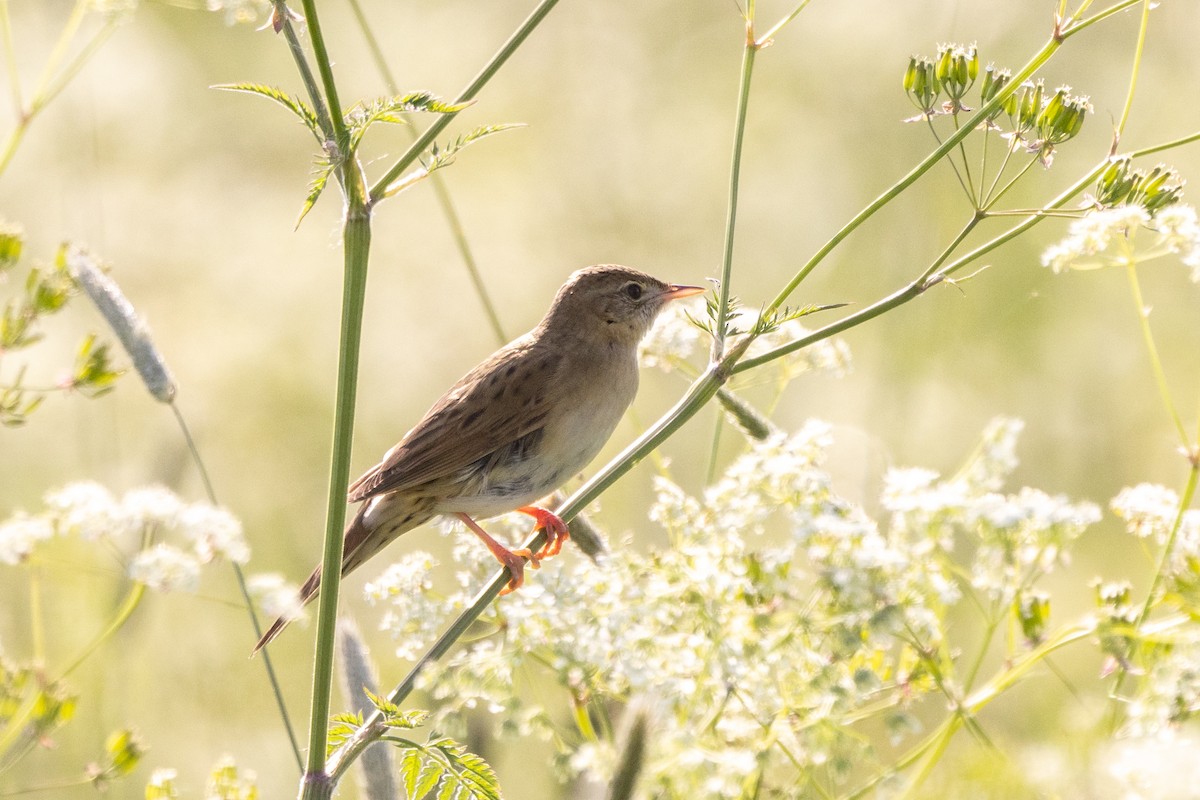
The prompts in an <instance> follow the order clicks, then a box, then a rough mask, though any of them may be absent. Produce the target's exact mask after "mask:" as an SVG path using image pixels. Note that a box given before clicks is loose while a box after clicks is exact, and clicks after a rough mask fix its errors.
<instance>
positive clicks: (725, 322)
mask: <svg viewBox="0 0 1200 800" xmlns="http://www.w3.org/2000/svg"><path fill="white" fill-rule="evenodd" d="M757 52H758V45H757V44H756V43H755V41H754V17H753V16H747V18H746V46H745V48H744V49H743V50H742V71H741V81H740V83H739V84H738V99H737V113H736V115H735V117H734V123H733V157H732V159H731V160H730V166H729V203H728V205H727V206H726V210H725V245H724V248H723V250H722V255H721V284H720V286H718V287H717V325H716V330H714V331H713V346H712V360H713V361H719V360H720V358H721V356H722V355H724V351H725V336H726V333H727V331H726V329H727V328H728V326H729V283H730V280H731V279H732V277H733V239H734V231H735V228H736V227H737V207H738V188H739V183H740V180H741V174H742V144H743V142H744V140H745V135H746V111H747V109H748V108H749V105H750V77H751V75H753V73H754V56H755V54H756V53H757ZM718 424H719V420H718Z"/></svg>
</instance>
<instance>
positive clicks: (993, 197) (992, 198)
mask: <svg viewBox="0 0 1200 800" xmlns="http://www.w3.org/2000/svg"><path fill="white" fill-rule="evenodd" d="M1038 161H1039V159H1038V157H1037V156H1034V157H1033V158H1031V159H1029V162H1028V163H1026V164H1025V166H1023V167H1021V169H1020V171H1018V172H1017V174H1016V175H1014V176H1013V177H1012V180H1010V181H1009V182H1008V183H1006V184H1004V187H1003V188H1002V189H1000V191H998V192H997V191H995V189H996V184H995V183H993V184H992V189H991V191H989V192H988V199H987V203H986V204H984V205H983V206H982V207H983V208H984V209H989V208H991V207H992V206H994V205H996V203H998V202H1000V198H1001V197H1003V196H1004V195H1005V193H1006V192H1008V190H1009V189H1011V188H1012V187H1013V184H1015V183H1016V182H1017V181H1019V180H1021V178H1023V177H1024V176H1025V173H1026V172H1029V169H1030V167H1032V166H1033V165H1034V164H1036V163H1038ZM1004 163H1005V166H1007V165H1008V160H1007V159H1005V161H1004ZM996 178H997V180H999V178H1000V175H999V174H997V175H996Z"/></svg>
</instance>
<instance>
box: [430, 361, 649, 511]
mask: <svg viewBox="0 0 1200 800" xmlns="http://www.w3.org/2000/svg"><path fill="white" fill-rule="evenodd" d="M621 355H624V357H620V356H621ZM570 367H571V368H570V369H567V370H565V371H564V375H563V376H562V377H560V378H559V379H557V380H556V381H555V383H554V385H552V386H549V387H547V389H548V390H549V391H551V392H553V393H555V395H556V398H555V401H554V402H553V404H552V410H551V412H550V413H549V414H547V416H546V424H545V425H544V426H543V427H542V428H540V429H538V430H537V431H534V432H532V433H530V434H527V435H526V436H524V437H522V439H521V440H518V441H516V442H512V443H510V444H508V445H506V446H505V447H504V448H501V449H500V450H498V451H496V452H495V453H494V454H492V456H491V458H490V459H486V460H481V462H480V463H479V464H477V465H476V466H477V468H478V470H479V471H478V473H477V474H476V475H475V476H474V479H473V480H469V481H466V482H465V483H464V485H463V488H464V490H465V491H464V492H462V493H461V494H459V495H458V496H456V497H452V498H446V499H444V500H441V501H440V502H439V503H438V505H437V510H438V511H439V512H440V513H453V512H463V513H466V514H470V515H471V516H478V517H490V516H495V515H497V514H502V513H505V512H507V511H511V510H513V509H514V508H517V507H519V506H523V505H529V504H531V503H534V502H536V501H537V500H539V499H541V498H543V497H545V496H546V495H548V494H550V493H551V492H553V491H554V490H555V489H557V488H558V487H559V486H561V485H562V484H563V483H565V482H566V481H567V480H569V479H570V478H571V477H573V476H574V475H576V474H577V473H579V472H580V471H581V470H582V469H583V468H584V467H586V466H587V465H588V464H589V463H591V461H592V459H594V458H595V457H596V454H597V453H599V452H600V450H601V449H602V448H603V447H604V445H605V443H606V442H607V441H608V439H609V437H610V436H611V435H612V432H613V430H615V429H616V427H617V424H618V423H619V422H620V421H621V417H622V416H623V415H624V414H625V411H626V409H628V408H629V404H630V403H631V402H633V398H634V395H636V394H637V385H638V372H637V363H636V360H635V358H634V357H633V354H632V353H630V354H627V355H625V354H616V353H612V352H604V353H600V354H594V356H593V357H591V358H587V359H579V360H577V361H576V362H575V363H573V364H571V365H570ZM489 462H490V463H489Z"/></svg>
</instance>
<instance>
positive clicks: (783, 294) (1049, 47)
mask: <svg viewBox="0 0 1200 800" xmlns="http://www.w3.org/2000/svg"><path fill="white" fill-rule="evenodd" d="M1139 2H1142V0H1121V2H1118V3H1116V4H1114V5H1113V6H1111V7H1110V8H1108V9H1106V10H1105V11H1102V12H1100V13H1099V14H1097V15H1096V16H1095V17H1091V18H1089V19H1087V20H1085V21H1083V22H1079V23H1075V24H1073V25H1070V26H1069V27H1068V28H1066V29H1065V30H1062V31H1056V34H1055V35H1054V36H1051V38H1050V40H1049V41H1048V42H1046V44H1045V45H1043V46H1042V49H1041V50H1039V51H1038V52H1037V53H1036V54H1034V56H1033V58H1031V59H1030V60H1029V62H1028V63H1027V64H1026V65H1025V66H1024V67H1022V68H1021V70H1020V71H1019V72H1018V73H1017V74H1015V75H1014V76H1013V79H1012V80H1011V81H1010V82H1009V83H1008V84H1007V85H1006V86H1005V87H1004V88H1003V89H1001V90H1000V91H999V92H997V93H996V95H995V96H994V97H993V98H992V99H991V100H989V101H988V102H986V103H984V104H983V105H982V106H981V107H980V108H979V110H978V111H976V112H975V114H974V115H972V116H971V118H970V119H968V120H967V121H966V122H965V123H964V124H963V126H962V128H960V129H959V130H957V131H955V132H954V134H953V135H951V136H949V137H947V139H946V140H945V141H944V142H942V144H941V145H940V146H939V147H938V148H937V149H936V150H934V151H933V152H932V153H930V154H929V155H928V156H926V157H925V158H924V159H923V160H922V161H921V163H919V164H917V165H916V166H915V167H913V168H912V169H911V170H909V172H908V173H907V174H906V175H905V176H904V177H902V178H901V179H900V180H899V181H897V182H896V183H895V184H893V185H892V186H891V187H890V188H889V189H888V190H887V191H885V192H884V193H883V194H881V195H879V197H877V198H875V199H874V200H872V201H871V202H870V203H869V204H868V205H867V206H866V207H865V208H863V210H862V211H860V212H858V214H856V215H855V216H854V217H853V219H851V220H850V221H849V222H847V223H846V224H845V225H844V226H842V228H841V229H840V230H839V231H838V232H837V233H835V234H834V235H833V237H832V238H830V239H829V241H827V242H826V243H825V244H824V245H822V247H821V248H820V249H819V250H817V252H816V253H815V254H813V256H812V258H810V259H809V260H808V262H807V263H805V264H804V266H803V267H801V268H800V270H799V271H798V272H797V273H796V274H795V275H794V276H793V277H792V279H791V280H790V281H788V283H787V285H785V286H784V287H783V289H782V290H780V292H779V294H778V295H776V297H775V299H774V300H772V301H771V303H770V304H769V305H768V306H767V311H768V312H771V311H776V310H778V309H779V308H780V307H781V306H782V305H783V304H784V303H785V302H787V299H788V297H789V296H790V295H791V294H792V292H794V291H795V290H796V287H798V286H799V285H800V284H801V283H802V282H803V281H804V279H805V278H807V277H808V275H809V273H811V272H812V271H813V270H814V269H816V267H817V265H818V264H820V263H821V262H822V261H823V260H824V259H825V257H826V256H828V255H829V254H830V253H831V252H833V249H834V248H835V247H837V246H838V245H839V244H841V242H842V240H843V239H845V238H846V237H847V236H849V235H850V234H851V233H853V232H854V231H855V230H856V229H857V228H858V227H859V226H860V225H862V224H863V223H864V222H866V221H867V220H868V219H870V218H871V217H872V216H873V215H874V214H875V212H877V211H878V210H879V209H881V208H883V206H885V205H887V204H888V203H889V202H891V201H892V200H893V199H894V198H895V197H897V196H898V195H899V194H900V193H902V192H903V191H904V190H905V189H907V188H908V187H909V186H911V185H912V184H913V183H915V182H916V180H917V179H918V178H920V177H921V176H922V175H924V174H925V173H926V172H928V171H929V169H930V168H931V167H932V166H933V165H934V164H936V163H937V162H938V161H940V160H941V159H943V158H944V157H945V156H946V154H947V153H949V152H950V151H951V150H953V149H954V148H955V147H957V146H958V143H959V142H961V141H962V140H963V139H964V138H966V137H967V135H969V134H970V133H971V131H973V130H975V129H976V128H978V127H979V126H980V125H981V124H983V122H984V120H985V119H987V117H988V116H989V115H990V114H991V113H992V112H993V111H995V110H996V109H998V108H1000V106H1001V104H1002V103H1003V102H1004V101H1005V100H1006V99H1007V98H1008V97H1009V95H1011V94H1012V93H1013V92H1015V91H1016V90H1017V89H1018V88H1020V86H1021V84H1022V83H1024V82H1025V81H1026V80H1027V79H1029V78H1030V77H1031V76H1032V75H1033V74H1034V73H1035V72H1037V71H1038V70H1039V69H1041V67H1042V66H1043V65H1044V64H1045V63H1046V62H1047V61H1049V60H1050V58H1051V57H1052V56H1053V55H1054V54H1055V53H1056V52H1057V51H1058V49H1059V47H1061V46H1062V44H1063V42H1065V41H1066V40H1067V39H1069V38H1070V37H1071V36H1074V35H1075V34H1077V33H1080V32H1081V31H1083V30H1085V29H1086V28H1088V27H1090V26H1091V25H1093V24H1095V23H1096V22H1098V21H1100V20H1101V19H1106V18H1107V17H1109V16H1112V15H1113V14H1116V13H1118V12H1120V11H1123V10H1125V9H1126V8H1129V7H1130V6H1133V5H1134V4H1136V3H1139ZM743 368H745V367H743Z"/></svg>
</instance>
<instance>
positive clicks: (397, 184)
mask: <svg viewBox="0 0 1200 800" xmlns="http://www.w3.org/2000/svg"><path fill="white" fill-rule="evenodd" d="M524 127H525V126H524V125H523V124H519V123H513V124H504V125H481V126H480V127H478V128H475V129H474V130H471V131H468V132H467V133H464V134H463V135H462V136H459V137H458V138H457V139H455V140H454V141H452V142H450V143H449V144H447V145H445V146H438V145H437V144H434V146H433V147H432V148H431V149H430V151H429V163H428V164H426V165H425V166H423V167H418V168H417V169H415V170H413V171H412V172H410V173H408V174H407V175H404V176H402V177H400V178H397V179H396V180H395V181H393V182H392V183H391V184H389V185H388V187H387V189H386V190H384V193H383V196H384V197H392V196H394V195H397V194H399V193H400V192H402V191H404V190H405V189H409V188H411V187H413V186H415V185H416V184H417V183H418V182H420V181H422V180H424V179H425V178H428V177H429V176H430V175H431V174H432V173H433V172H435V171H436V170H439V169H441V168H442V167H446V166H449V165H450V164H453V163H454V159H455V157H456V156H457V155H458V153H459V152H460V151H462V150H463V149H465V148H466V147H468V146H470V145H472V144H474V143H475V142H478V141H479V140H481V139H486V138H487V137H489V136H492V135H494V134H497V133H503V132H504V131H508V130H513V129H514V128H524Z"/></svg>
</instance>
